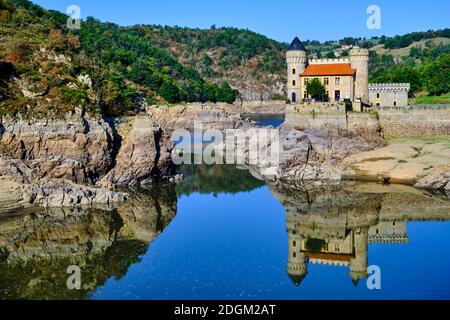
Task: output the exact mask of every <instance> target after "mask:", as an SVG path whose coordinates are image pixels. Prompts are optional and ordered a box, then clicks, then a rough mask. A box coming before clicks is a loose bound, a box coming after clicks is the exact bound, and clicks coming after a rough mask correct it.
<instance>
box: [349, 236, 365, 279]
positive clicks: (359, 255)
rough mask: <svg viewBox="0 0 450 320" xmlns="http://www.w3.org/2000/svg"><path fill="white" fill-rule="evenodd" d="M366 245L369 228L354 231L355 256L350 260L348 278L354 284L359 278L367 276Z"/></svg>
mask: <svg viewBox="0 0 450 320" xmlns="http://www.w3.org/2000/svg"><path fill="white" fill-rule="evenodd" d="M368 245H369V230H368V229H360V230H355V231H354V246H355V249H354V250H355V258H353V259H352V260H350V278H351V279H352V281H353V283H354V284H355V286H357V285H358V282H359V280H361V279H364V278H366V277H367V271H368V270H367V269H368V254H367V251H368Z"/></svg>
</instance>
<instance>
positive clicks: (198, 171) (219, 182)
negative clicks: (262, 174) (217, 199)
mask: <svg viewBox="0 0 450 320" xmlns="http://www.w3.org/2000/svg"><path fill="white" fill-rule="evenodd" d="M179 171H180V172H182V173H183V174H184V176H185V178H184V180H183V182H181V183H180V184H179V185H178V186H177V194H178V195H179V196H181V195H190V194H192V193H196V192H197V193H201V194H217V193H231V194H236V193H239V192H249V191H252V190H255V189H258V188H260V187H262V186H264V185H265V182H264V181H260V180H257V179H256V178H254V177H253V176H252V175H251V174H250V173H249V172H248V171H247V170H240V169H238V168H236V167H235V166H230V165H213V166H207V165H196V166H181V167H180V168H179Z"/></svg>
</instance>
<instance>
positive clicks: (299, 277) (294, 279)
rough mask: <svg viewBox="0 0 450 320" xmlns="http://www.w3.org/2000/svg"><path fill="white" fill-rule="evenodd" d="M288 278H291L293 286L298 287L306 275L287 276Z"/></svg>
mask: <svg viewBox="0 0 450 320" xmlns="http://www.w3.org/2000/svg"><path fill="white" fill-rule="evenodd" d="M289 277H290V278H291V280H292V282H294V284H295V286H297V287H299V286H300V285H301V284H302V282H303V280H305V278H306V274H304V275H293V274H289Z"/></svg>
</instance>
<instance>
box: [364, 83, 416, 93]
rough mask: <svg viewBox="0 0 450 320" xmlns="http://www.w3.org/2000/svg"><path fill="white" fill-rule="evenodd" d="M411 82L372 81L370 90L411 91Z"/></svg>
mask: <svg viewBox="0 0 450 320" xmlns="http://www.w3.org/2000/svg"><path fill="white" fill-rule="evenodd" d="M410 89H411V84H409V83H370V84H369V91H377V92H379V91H409V90H410Z"/></svg>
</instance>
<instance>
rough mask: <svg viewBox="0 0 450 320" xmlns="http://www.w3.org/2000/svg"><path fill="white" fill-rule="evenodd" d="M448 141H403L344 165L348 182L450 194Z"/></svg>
mask: <svg viewBox="0 0 450 320" xmlns="http://www.w3.org/2000/svg"><path fill="white" fill-rule="evenodd" d="M448 143H449V139H448V138H446V137H435V138H433V137H424V138H400V139H396V140H392V141H391V143H390V144H389V145H388V146H386V147H384V148H381V149H377V150H374V151H370V152H364V153H361V154H356V155H353V156H351V157H349V158H348V159H346V160H345V161H344V166H345V167H346V173H345V176H346V177H347V178H348V179H356V180H370V181H379V182H382V183H401V184H407V185H411V186H415V187H417V188H422V189H428V190H438V191H443V192H447V193H450V192H449V191H450V162H449V160H448V159H449V157H450V149H449V148H448V146H449V144H448Z"/></svg>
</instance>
